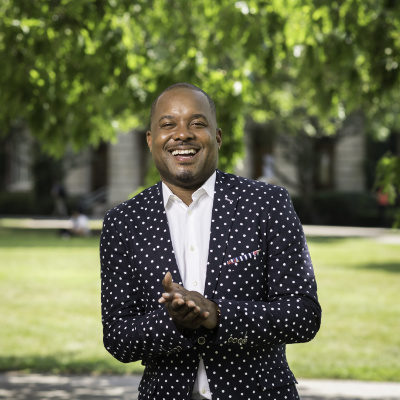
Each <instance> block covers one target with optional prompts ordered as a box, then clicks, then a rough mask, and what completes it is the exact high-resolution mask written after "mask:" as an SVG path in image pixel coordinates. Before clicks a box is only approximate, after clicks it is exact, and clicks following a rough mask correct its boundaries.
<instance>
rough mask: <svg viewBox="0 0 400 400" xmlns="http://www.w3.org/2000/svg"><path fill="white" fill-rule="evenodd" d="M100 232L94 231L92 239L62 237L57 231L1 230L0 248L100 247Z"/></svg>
mask: <svg viewBox="0 0 400 400" xmlns="http://www.w3.org/2000/svg"><path fill="white" fill-rule="evenodd" d="M99 239H100V231H92V235H91V236H90V237H83V238H80V237H68V238H65V237H62V235H61V231H60V230H57V229H45V230H41V229H40V230H39V229H13V228H0V247H3V248H4V247H7V248H15V247H23V248H28V247H36V248H38V247H53V248H54V247H64V248H65V247H67V248H68V247H94V246H98V243H99Z"/></svg>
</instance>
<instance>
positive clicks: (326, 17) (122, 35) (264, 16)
mask: <svg viewBox="0 0 400 400" xmlns="http://www.w3.org/2000/svg"><path fill="white" fill-rule="evenodd" d="M399 15H400V4H399V2H398V1H396V0H374V1H372V0H364V1H361V0H337V1H334V2H330V3H329V2H325V1H322V0H302V1H294V0H285V1H282V0H279V1H278V0H271V1H268V2H267V1H263V0H248V1H237V2H235V3H234V2H231V1H229V0H221V1H219V2H215V1H211V0H202V1H200V0H193V1H191V2H190V5H189V3H188V2H187V1H185V0H166V1H161V0H136V1H128V0H119V1H117V0H79V1H77V0H76V1H75V0H41V1H39V0H31V1H29V2H26V1H23V0H1V2H0V57H1V59H2V60H7V62H2V63H1V64H0V87H1V90H0V102H1V104H2V107H1V109H0V127H1V128H0V129H1V132H2V134H3V135H6V134H7V132H8V127H9V126H10V124H11V122H12V121H14V120H16V119H23V120H25V121H26V123H27V124H28V125H29V126H30V127H31V129H32V131H33V134H34V135H35V137H37V138H38V140H39V141H40V142H41V145H42V146H43V148H44V149H45V150H46V151H48V152H49V153H51V154H53V155H58V156H60V155H61V154H62V153H63V151H64V149H65V148H66V144H68V143H71V144H72V145H73V146H74V148H76V149H78V148H81V147H83V146H86V145H89V144H91V145H97V144H98V143H99V142H100V141H102V140H111V139H112V138H113V136H114V133H115V131H116V130H118V129H119V130H124V129H125V128H126V127H132V126H138V125H140V126H146V125H147V124H148V113H147V110H149V107H150V104H151V102H152V100H154V97H155V95H156V94H157V93H159V92H160V91H161V90H162V89H164V88H165V87H166V86H168V85H170V84H172V83H175V82H178V81H189V82H191V83H193V84H197V85H199V86H201V87H202V88H204V89H205V90H206V91H208V92H209V93H210V95H211V96H212V97H213V98H214V99H215V101H216V103H217V108H218V110H219V117H218V119H219V122H220V125H221V126H222V127H223V128H224V129H223V130H224V146H223V148H222V149H223V150H222V153H221V166H222V167H223V168H226V167H227V168H228V169H229V167H231V166H232V165H233V164H234V163H235V160H236V158H237V156H238V155H239V154H240V151H241V142H242V140H241V138H242V135H243V128H244V120H245V116H248V115H250V116H251V117H252V118H253V119H254V120H255V121H256V122H263V121H264V122H265V121H267V120H270V119H273V118H276V117H277V118H279V119H280V120H282V121H284V120H286V122H287V123H289V122H290V119H291V118H292V115H293V110H297V109H300V108H301V109H303V110H305V114H306V115H308V116H309V118H312V119H315V118H317V119H318V120H319V126H320V128H321V131H323V132H325V134H327V135H329V134H334V133H335V132H336V131H337V130H338V129H340V128H341V126H342V124H343V121H344V120H345V117H346V115H349V114H350V113H351V112H352V111H357V110H363V112H364V113H365V115H366V118H367V126H368V127H369V130H370V131H371V132H373V134H375V135H377V136H384V135H385V134H387V133H388V132H390V130H396V129H397V130H398V127H399V124H400V121H399V118H400V117H399V116H400V112H399V107H400V101H399V100H400V98H399V97H400V94H399V93H400V90H399V64H400V33H399V32H400V18H399ZM305 120H306V119H305ZM292 125H293V124H292ZM296 129H298V127H296ZM300 129H301V128H300Z"/></svg>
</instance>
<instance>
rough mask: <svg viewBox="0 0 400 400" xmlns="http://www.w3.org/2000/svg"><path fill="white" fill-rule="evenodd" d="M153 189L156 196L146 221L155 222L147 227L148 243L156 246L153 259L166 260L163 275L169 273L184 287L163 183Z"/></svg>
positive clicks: (152, 198)
mask: <svg viewBox="0 0 400 400" xmlns="http://www.w3.org/2000/svg"><path fill="white" fill-rule="evenodd" d="M153 188H154V190H155V192H154V196H153V197H152V196H149V200H150V203H151V206H150V207H148V209H147V210H146V219H147V220H148V221H153V223H152V224H151V223H150V224H148V225H147V227H146V230H147V232H146V233H147V241H148V243H154V245H156V247H155V252H154V254H153V258H154V259H158V260H160V259H163V260H164V261H163V267H164V271H163V275H165V274H166V273H167V272H168V271H169V272H171V274H172V278H173V280H174V282H176V283H179V284H180V285H183V283H182V278H181V274H180V272H179V268H178V264H177V262H176V258H175V253H174V249H173V246H172V240H171V233H170V230H169V225H168V218H167V214H166V212H165V207H164V200H163V194H162V183H161V181H159V182H158V183H157V184H156V185H154V186H153ZM155 231H157V234H156V235H155V234H154V232H155ZM149 235H151V236H149ZM155 242H157V243H155ZM166 255H167V256H166Z"/></svg>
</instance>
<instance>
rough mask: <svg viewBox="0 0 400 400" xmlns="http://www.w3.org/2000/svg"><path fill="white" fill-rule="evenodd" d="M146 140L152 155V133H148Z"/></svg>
mask: <svg viewBox="0 0 400 400" xmlns="http://www.w3.org/2000/svg"><path fill="white" fill-rule="evenodd" d="M146 140H147V146H149V149H150V153H151V146H152V137H151V131H147V132H146Z"/></svg>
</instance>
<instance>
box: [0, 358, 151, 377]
mask: <svg viewBox="0 0 400 400" xmlns="http://www.w3.org/2000/svg"><path fill="white" fill-rule="evenodd" d="M8 371H19V372H23V373H51V374H87V375H100V374H104V375H109V374H117V375H119V374H126V373H137V374H141V373H142V371H143V367H142V366H141V363H140V362H135V363H131V364H123V363H120V362H119V361H117V360H115V359H114V358H112V357H111V356H110V357H103V358H101V357H99V358H92V359H86V360H81V359H76V358H75V354H73V353H64V354H63V353H61V354H58V355H57V356H39V355H29V356H21V357H16V356H8V357H7V356H0V372H8Z"/></svg>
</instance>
